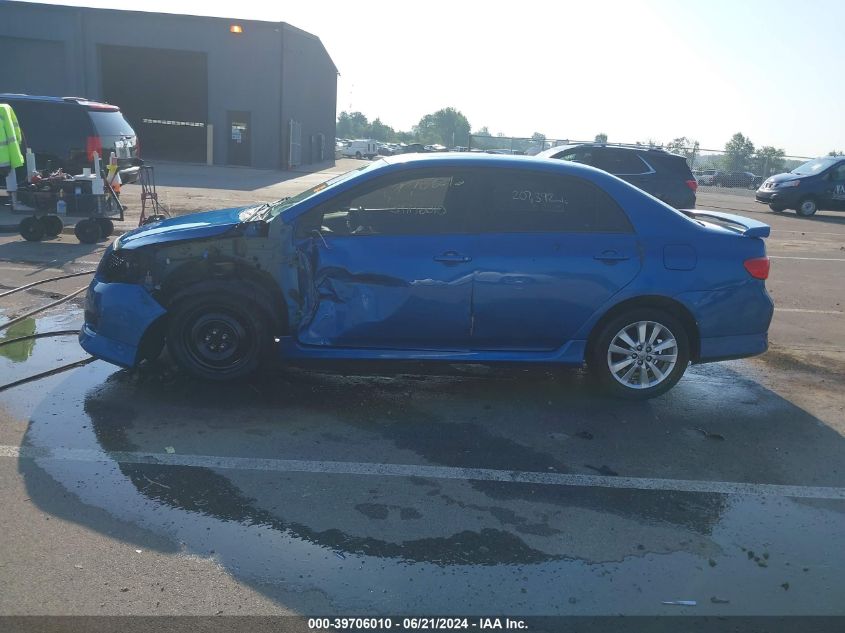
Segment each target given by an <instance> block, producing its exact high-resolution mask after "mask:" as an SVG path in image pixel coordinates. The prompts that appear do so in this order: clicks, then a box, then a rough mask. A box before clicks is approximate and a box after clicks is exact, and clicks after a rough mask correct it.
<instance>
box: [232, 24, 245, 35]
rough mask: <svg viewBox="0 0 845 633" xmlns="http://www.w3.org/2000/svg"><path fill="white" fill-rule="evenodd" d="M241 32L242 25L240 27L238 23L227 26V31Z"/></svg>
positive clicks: (242, 29)
mask: <svg viewBox="0 0 845 633" xmlns="http://www.w3.org/2000/svg"><path fill="white" fill-rule="evenodd" d="M243 32H244V27H242V26H241V25H240V24H233V25H232V26H230V27H229V33H237V34H240V33H243Z"/></svg>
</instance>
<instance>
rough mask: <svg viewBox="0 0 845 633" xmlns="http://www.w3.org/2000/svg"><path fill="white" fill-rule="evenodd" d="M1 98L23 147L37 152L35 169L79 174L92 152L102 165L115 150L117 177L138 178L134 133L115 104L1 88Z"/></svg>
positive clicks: (138, 158) (137, 157) (137, 149)
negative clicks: (10, 110) (9, 91)
mask: <svg viewBox="0 0 845 633" xmlns="http://www.w3.org/2000/svg"><path fill="white" fill-rule="evenodd" d="M0 103H8V104H9V105H10V106H12V108H13V109H14V111H15V114H16V115H17V117H18V123H20V126H21V132H23V137H24V147H29V148H31V149H32V151H33V153H34V154H35V167H36V169H39V170H41V169H50V170H56V169H59V168H62V169H64V171H65V172H66V173H69V174H81V173H82V169H83V168H84V167H91V166H92V164H93V154H94V152H97V153H98V154H99V155H100V157H101V158H102V159H103V166H105V165H106V164H107V163H108V160H109V156H110V155H111V152H114V153H115V155H116V156H117V163H118V166H119V168H120V179H121V180H122V181H123V182H124V183H130V182H134V181H136V180H137V179H138V172H139V171H140V165H141V159H140V147H139V146H138V137H137V136H136V135H135V130H133V129H132V126H131V125H129V123H127V122H126V119H124V118H123V114H122V113H121V112H120V108H118V107H117V106H113V105H109V104H107V103H97V102H96V101H88V100H86V99H82V98H81V97H36V96H31V95H22V94H2V93H0ZM24 151H25V150H24Z"/></svg>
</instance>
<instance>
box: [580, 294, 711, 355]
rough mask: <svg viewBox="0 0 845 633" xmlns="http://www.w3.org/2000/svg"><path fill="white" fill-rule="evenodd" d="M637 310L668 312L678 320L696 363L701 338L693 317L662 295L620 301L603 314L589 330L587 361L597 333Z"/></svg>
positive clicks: (681, 305)
mask: <svg viewBox="0 0 845 633" xmlns="http://www.w3.org/2000/svg"><path fill="white" fill-rule="evenodd" d="M637 308H657V309H659V310H664V311H666V312H668V313H669V314H671V315H672V316H674V317H675V318H676V319H678V320H679V321H680V322H681V324H682V325H683V326H684V329H685V330H686V334H687V337H688V338H689V346H690V360H692V361H693V362H697V361H698V359H699V357H700V354H701V336H700V333H699V329H698V323H697V321H696V320H695V317H694V316H693V315H692V312H690V311H689V309H688V308H687V307H686V306H685V305H684V304H683V303H681V302H680V301H677V300H675V299H672V298H670V297H665V296H663V295H641V296H638V297H632V298H630V299H626V300H624V301H620V302H619V303H617V304H616V305H614V306H613V307H612V308H610V309H609V310H608V311H607V312H605V313H604V314H603V315H602V316H601V318H600V319H599V320H598V321H596V323H595V324H594V325H593V327H592V329H591V330H590V334H589V336H588V337H587V348H586V350H585V353H584V356H585V358H588V359H589V358H590V357H591V355H592V352H593V347H594V346H595V344H596V339H597V338H598V335H599V332H601V331H602V328H604V326H605V324H606V323H608V322H609V321H611V320H612V319H615V318H616V317H617V316H619V315H620V314H622V313H623V312H627V311H628V310H633V309H637Z"/></svg>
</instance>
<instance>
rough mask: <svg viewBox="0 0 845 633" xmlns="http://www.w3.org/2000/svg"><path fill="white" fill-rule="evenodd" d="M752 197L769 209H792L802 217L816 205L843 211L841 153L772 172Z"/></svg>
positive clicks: (844, 166)
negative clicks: (784, 171) (790, 169)
mask: <svg viewBox="0 0 845 633" xmlns="http://www.w3.org/2000/svg"><path fill="white" fill-rule="evenodd" d="M755 198H756V200H757V202H761V203H763V204H768V205H769V208H770V209H771V210H772V211H784V210H786V209H795V211H796V213H798V215H802V216H804V217H809V216H811V215H814V214H815V213H816V211H818V210H819V209H824V210H828V211H845V156H824V157H822V158H816V159H813V160H811V161H808V162H806V163H804V164H803V165H801V166H800V167H796V168H795V169H793V170H792V171H791V172H789V173H787V174H777V175H775V176H772V177H771V178H768V179H766V181H765V182H764V183H763V184H762V185H761V186H760V188H759V189H758V190H757V193H756V195H755Z"/></svg>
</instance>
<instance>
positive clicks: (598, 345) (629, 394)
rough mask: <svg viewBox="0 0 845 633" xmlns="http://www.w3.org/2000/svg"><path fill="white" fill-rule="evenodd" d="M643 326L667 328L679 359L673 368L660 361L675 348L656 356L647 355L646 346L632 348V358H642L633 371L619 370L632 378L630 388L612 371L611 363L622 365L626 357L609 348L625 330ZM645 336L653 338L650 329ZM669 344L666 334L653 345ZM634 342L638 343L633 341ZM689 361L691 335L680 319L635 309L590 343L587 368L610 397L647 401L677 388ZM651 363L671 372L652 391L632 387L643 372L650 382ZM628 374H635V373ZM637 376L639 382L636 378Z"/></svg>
mask: <svg viewBox="0 0 845 633" xmlns="http://www.w3.org/2000/svg"><path fill="white" fill-rule="evenodd" d="M640 322H651V323H655V324H659V325H660V326H662V327H663V328H665V330H667V331H668V333H669V334H671V336H672V337H674V339H675V346H674V349H675V356H676V358H675V364H674V365H671V368H670V365H669V363H670V362H671V360H665V361H664V360H662V359H660V358H659V356H660V355H661V354H662V353H663V352H671V350H672V349H673V348H672V347H670V348H668V349H664V350H658V352H657V353H656V354H655V353H654V352H652V351H651V350H650V349H648V351H646V349H647V348H646V346H645V345H644V346H642V347H643V349H642V350H638V349H636V348H631V349H630V351H631V352H632V354H637V355H638V356H639V355H642V358H639V359H637V360H634V361H633V362H634V363H636V364H634V365H633V367H632V366H631V365H627V366H623V367H620V369H619V371H620V372H622V371H626V373H628V375H629V376H630V378H629V381H627V384H628V385H630V386H626V384H623V381H622V378H624V376H623V377H620V378H617V376H616V375H614V373H613V372H612V371H611V368H610V364H611V360H615V362H614V363H613V364H621V363H622V362H624V361H625V360H628V358H627V354H624V355H623V354H617V353H616V352H612V351H611V349H610V346H611V343H613V341H614V339H616V337H617V336H618V335H619V334H620V333H621V331H622V330H623V329H625V330H627V329H628V328H633V327H635V324H637V323H640ZM652 327H653V326H652ZM652 331H653V330H652ZM660 332H661V333H663V332H664V331H663V330H661V331H660ZM646 335H647V337H648V336H651V333H650V332H649V330H648V326H647V329H646ZM629 338H632V339H633V338H634V337H632V336H629ZM666 341H668V336H665V337H664V334H661V336H658V337H657V338H656V340H655V341H654V342H653V343H652V345H654V344H655V343H657V346H658V347H659V346H660V345H661V344H662V343H663V342H666ZM634 342H637V341H636V340H634ZM625 345H626V347H630V346H629V345H628V344H625ZM649 352H651V353H649ZM646 354H648V355H646ZM652 354H653V355H652ZM646 359H648V360H646ZM632 360H633V359H632ZM689 360H690V347H689V334H688V333H687V331H686V328H684V326H683V324H682V323H681V322H680V321H679V320H678V319H677V318H675V317H674V316H672V315H671V314H669V313H668V312H665V311H664V310H660V309H657V308H632V309H631V310H628V311H626V312H623V313H622V314H620V315H618V316H616V317H614V318H612V319H611V320H610V321H608V322H607V323H605V324H604V326H603V327H602V328H601V330H599V331H598V332H596V333H595V335H594V337H593V338H592V339H591V342H590V351H589V356H588V358H587V364H588V366H589V369H590V372H591V373H592V374H593V376H594V377H595V378H596V379H597V380H598V382H599V383H600V385H601V386H602V388H604V390H605V391H607V392H608V393H610V394H611V395H613V396H615V397H618V398H625V399H629V400H647V399H649V398H654V397H655V396H659V395H661V394H664V393H666V392H667V391H668V390H669V389H671V388H672V387H674V386H675V384H676V383H677V382H678V381H679V380H680V379H681V376H683V375H684V372H685V371H686V368H687V365H689ZM649 362H650V363H651V365H652V366H655V367H658V369H666V370H668V371H666V372H665V377H664V378H662V379H661V380H660V381H659V382H657V383H655V384H654V385H653V386H651V387H642V388H640V387H635V386H633V381H634V380H639V379H640V376H641V375H642V372H643V371H645V374H646V377H647V378H648V376H649V371H651V370H650V369H647V368H646V366H647V365H648V363H649ZM629 370H632V371H633V373H631V372H630V371H629ZM635 376H636V378H634V377H635ZM654 378H655V379H657V374H654Z"/></svg>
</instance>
